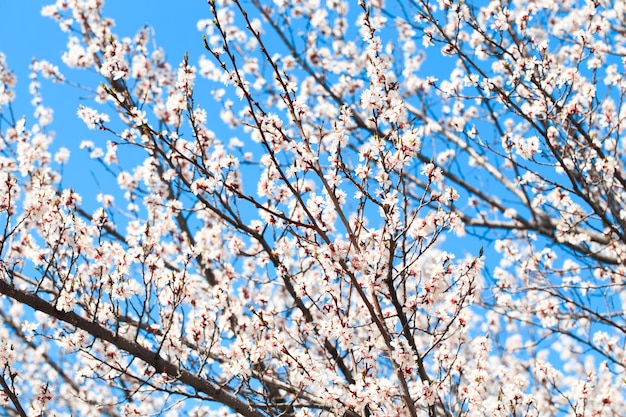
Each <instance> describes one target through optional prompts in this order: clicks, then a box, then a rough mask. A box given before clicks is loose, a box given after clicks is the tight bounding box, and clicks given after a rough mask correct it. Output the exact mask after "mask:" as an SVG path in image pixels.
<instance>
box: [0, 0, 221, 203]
mask: <svg viewBox="0 0 626 417" xmlns="http://www.w3.org/2000/svg"><path fill="white" fill-rule="evenodd" d="M53 3H54V0H27V1H10V0H0V16H3V18H4V19H3V24H2V25H0V52H2V53H4V55H5V56H6V60H7V64H8V66H9V68H10V69H11V70H12V71H13V72H14V73H15V74H16V75H17V78H18V83H17V87H16V94H17V97H16V100H15V101H14V102H13V103H12V107H13V111H14V115H15V118H18V119H19V118H21V117H22V116H23V115H25V116H26V118H27V125H29V124H30V123H31V122H33V117H32V111H33V108H32V106H31V105H30V100H31V96H30V95H29V93H28V85H29V79H28V75H29V65H30V63H31V61H32V59H33V58H34V57H36V58H37V59H45V60H48V61H50V62H52V63H54V64H57V65H58V66H59V68H60V70H61V72H62V73H63V74H64V75H65V76H66V78H67V79H69V80H71V81H74V82H76V81H78V82H81V80H82V81H85V80H87V82H85V84H86V85H88V86H89V87H91V88H93V87H95V86H97V85H98V79H97V78H93V76H92V74H89V72H87V71H78V70H69V69H68V68H67V67H65V65H64V64H63V63H62V62H61V59H60V57H61V54H62V53H63V51H64V50H65V47H66V44H67V35H68V34H67V33H64V32H62V31H61V30H60V29H59V27H58V25H57V23H56V22H54V21H53V20H52V19H49V18H46V17H43V16H41V8H42V7H43V6H45V5H48V4H53ZM103 14H104V15H105V16H107V17H112V18H113V19H115V22H116V27H115V29H114V31H115V32H116V33H117V34H118V35H119V36H120V37H125V36H129V37H132V36H134V35H135V34H136V33H137V31H138V30H139V29H140V28H141V27H143V26H144V25H149V26H150V27H152V28H153V29H154V33H155V34H156V38H155V39H154V40H155V41H156V43H157V44H158V45H159V46H161V47H162V48H163V50H164V51H165V53H166V55H167V59H168V61H169V62H170V63H171V64H172V66H173V67H174V68H176V66H177V65H178V63H179V62H180V61H181V60H182V58H183V56H184V54H185V52H189V60H190V62H191V63H192V64H195V63H197V61H198V58H199V57H200V55H201V54H204V53H205V52H206V51H205V50H204V48H203V43H202V34H201V33H200V32H199V31H198V30H197V28H196V23H197V21H198V20H199V19H201V18H207V17H209V15H210V10H209V7H208V5H207V4H206V2H205V1H198V0H185V1H180V2H176V3H175V4H174V3H173V2H166V1H158V0H157V1H154V0H152V1H150V0H132V1H122V0H110V1H107V2H105V6H104V13H103ZM42 94H43V100H44V105H45V106H47V107H51V108H52V109H53V110H54V122H53V124H52V125H51V126H50V127H49V129H51V130H53V131H54V132H55V135H56V136H55V141H54V144H53V145H52V148H51V149H52V150H53V151H55V150H56V149H58V148H59V147H60V146H65V147H67V148H68V149H70V152H71V158H70V162H69V164H68V166H67V167H65V169H64V172H65V174H67V176H66V178H64V183H63V185H65V186H69V185H71V186H72V187H73V188H75V189H77V191H79V192H81V193H82V194H88V193H85V192H86V191H93V188H92V187H94V185H95V186H98V187H99V186H100V185H103V184H102V182H103V181H104V182H106V181H111V180H114V178H111V177H110V176H108V175H107V176H104V175H101V172H99V171H98V167H97V166H96V164H94V163H93V161H90V160H88V159H87V158H86V157H85V156H86V151H81V150H79V144H80V142H81V141H82V140H84V139H90V140H93V141H94V142H95V143H96V145H98V146H102V147H104V144H105V142H106V140H107V139H111V137H110V136H109V135H107V134H105V133H103V132H98V131H90V130H88V129H87V128H86V127H85V126H84V125H83V123H82V122H80V120H79V119H78V118H77V116H76V111H77V109H78V107H79V105H80V104H81V102H84V103H85V105H92V104H91V103H89V102H86V101H85V100H84V99H85V97H88V93H85V92H84V91H81V90H79V89H77V88H74V87H70V86H66V85H56V84H53V83H51V82H48V81H47V80H42ZM4 117H8V115H7V114H5V115H4ZM96 178H97V179H96ZM103 188H106V187H103ZM85 197H86V195H85ZM89 197H90V198H93V194H92V195H90V196H89ZM84 202H86V203H87V205H88V206H91V204H90V202H87V201H84ZM92 207H93V206H92Z"/></svg>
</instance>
